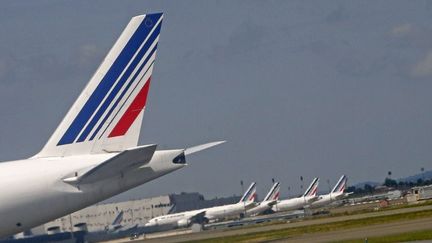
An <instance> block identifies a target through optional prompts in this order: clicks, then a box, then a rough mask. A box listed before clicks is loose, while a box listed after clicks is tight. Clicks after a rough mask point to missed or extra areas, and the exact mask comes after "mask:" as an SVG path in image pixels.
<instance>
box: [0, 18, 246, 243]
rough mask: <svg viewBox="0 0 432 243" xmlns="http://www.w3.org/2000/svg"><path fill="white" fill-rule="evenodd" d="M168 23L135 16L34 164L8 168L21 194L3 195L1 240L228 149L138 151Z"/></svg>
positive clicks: (147, 148) (153, 147)
mask: <svg viewBox="0 0 432 243" xmlns="http://www.w3.org/2000/svg"><path fill="white" fill-rule="evenodd" d="M162 19H163V15H162V13H156V14H148V15H140V16H136V17H134V18H132V19H131V21H130V22H129V24H128V25H127V26H126V28H125V29H124V31H123V32H122V34H121V35H120V37H119V39H118V40H117V41H116V43H115V44H114V46H113V47H112V48H111V50H110V51H109V53H108V55H107V56H106V57H105V58H104V60H103V62H102V64H101V65H100V66H99V68H98V69H97V71H96V73H95V74H94V75H93V77H92V78H91V79H90V81H89V83H88V84H87V86H86V87H85V88H84V90H83V92H82V93H81V94H80V95H79V97H78V99H77V100H76V102H75V103H74V104H73V105H72V107H71V109H70V110H69V112H68V113H67V114H66V116H65V118H64V119H63V120H62V122H61V123H60V125H59V126H58V127H57V129H56V130H55V132H54V133H53V135H52V136H51V137H50V139H49V141H48V142H47V144H46V145H45V146H44V147H43V149H42V150H41V151H40V152H39V153H38V154H36V155H35V156H34V157H33V158H31V160H32V162H33V163H27V161H26V160H23V161H19V162H14V163H9V164H8V165H6V164H7V163H4V164H5V165H4V166H3V168H7V169H8V171H9V170H10V171H11V172H10V173H9V174H14V175H16V176H15V177H14V178H12V177H9V178H8V181H7V182H8V183H9V185H14V186H16V188H14V189H13V190H5V191H3V192H2V199H3V200H2V203H1V204H0V215H1V216H2V220H0V237H2V236H7V235H9V234H13V233H17V232H20V231H23V230H25V229H28V228H31V227H34V226H37V225H40V224H42V223H45V222H47V221H50V220H53V219H55V218H58V217H61V216H63V215H66V214H68V213H72V212H74V211H77V210H79V209H82V208H84V207H87V206H89V205H91V204H94V203H97V202H99V201H102V200H104V199H107V198H109V197H111V196H114V195H116V194H118V193H121V192H124V191H126V190H129V189H131V188H133V187H136V186H139V185H141V184H143V183H145V182H148V181H150V180H153V179H156V178H158V177H160V176H163V175H165V174H168V173H170V172H172V171H175V170H177V169H180V168H182V167H184V166H185V165H186V156H188V155H190V154H193V153H196V152H198V151H201V150H204V149H207V148H210V147H213V146H216V145H218V144H220V143H222V142H214V143H209V144H204V145H200V146H196V147H192V148H189V149H175V150H162V151H156V147H157V145H156V144H150V145H144V146H138V138H139V135H140V130H141V124H142V120H143V116H144V110H145V107H146V104H147V97H148V92H149V88H150V81H151V77H152V72H153V67H154V63H155V58H156V51H157V46H158V40H159V34H160V30H161V25H162ZM21 162H22V163H21ZM10 164H13V166H12V165H10ZM29 165H30V166H33V167H31V168H32V169H30V170H31V173H30V170H29V168H30V167H29ZM21 167H24V168H26V170H23V169H22V168H21ZM5 173H6V172H5ZM252 194H254V193H252ZM22 195H25V196H24V197H23V196H22ZM34 195H37V196H34ZM247 199H248V200H250V199H251V196H250V195H249V196H248V197H247ZM35 209H37V211H38V214H34V213H32V212H34V211H35Z"/></svg>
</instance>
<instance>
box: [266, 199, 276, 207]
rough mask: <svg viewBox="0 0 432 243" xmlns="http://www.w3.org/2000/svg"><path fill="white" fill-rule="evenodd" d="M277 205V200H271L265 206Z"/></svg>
mask: <svg viewBox="0 0 432 243" xmlns="http://www.w3.org/2000/svg"><path fill="white" fill-rule="evenodd" d="M276 204H277V200H271V201H268V202H267V206H269V207H272V206H273V205H276Z"/></svg>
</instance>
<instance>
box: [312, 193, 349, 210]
mask: <svg viewBox="0 0 432 243" xmlns="http://www.w3.org/2000/svg"><path fill="white" fill-rule="evenodd" d="M343 196H344V194H343V193H329V194H325V195H321V196H319V197H318V200H317V201H315V202H313V203H311V205H310V206H311V207H312V208H319V207H324V206H326V205H328V204H330V203H332V202H334V201H336V200H339V199H340V198H343Z"/></svg>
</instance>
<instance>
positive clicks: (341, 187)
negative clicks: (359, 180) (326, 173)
mask: <svg viewBox="0 0 432 243" xmlns="http://www.w3.org/2000/svg"><path fill="white" fill-rule="evenodd" d="M347 181H348V177H347V176H346V175H342V176H341V177H340V178H339V181H338V182H337V183H336V185H335V187H334V188H333V190H332V191H331V193H343V192H344V191H345V188H346V184H347Z"/></svg>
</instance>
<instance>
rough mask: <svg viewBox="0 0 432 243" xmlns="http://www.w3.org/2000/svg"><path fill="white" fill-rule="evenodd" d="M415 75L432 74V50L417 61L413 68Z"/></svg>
mask: <svg viewBox="0 0 432 243" xmlns="http://www.w3.org/2000/svg"><path fill="white" fill-rule="evenodd" d="M411 75H412V76H413V77H427V76H430V75H432V50H430V51H429V52H428V53H427V54H426V56H425V58H424V59H423V60H420V61H419V62H417V63H416V64H415V65H414V67H413V69H412V70H411Z"/></svg>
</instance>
